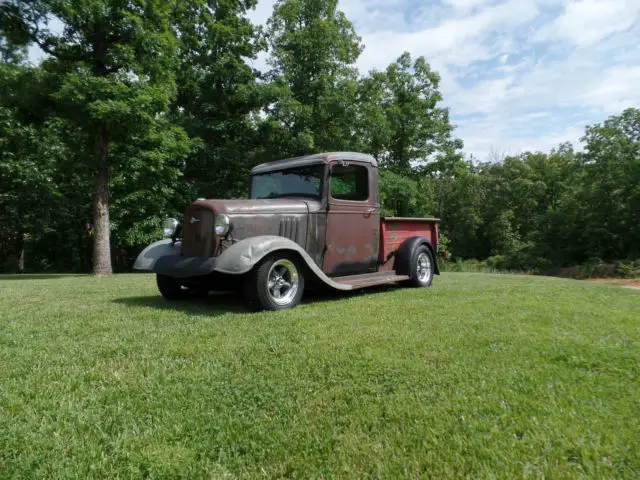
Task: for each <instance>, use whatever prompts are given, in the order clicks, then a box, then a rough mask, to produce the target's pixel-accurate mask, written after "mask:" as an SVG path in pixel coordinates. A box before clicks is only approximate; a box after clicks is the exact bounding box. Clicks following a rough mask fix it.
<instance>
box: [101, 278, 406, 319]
mask: <svg viewBox="0 0 640 480" xmlns="http://www.w3.org/2000/svg"><path fill="white" fill-rule="evenodd" d="M400 288H401V287H400V286H398V285H393V284H387V285H379V286H375V287H369V288H364V289H361V290H354V291H351V292H344V291H334V290H318V291H309V292H305V294H304V297H303V299H302V302H301V304H300V306H301V307H304V306H307V305H316V304H322V303H328V302H335V301H340V300H345V299H347V298H357V297H363V296H369V295H376V294H381V293H385V292H392V291H395V290H398V289H400ZM113 302H114V303H118V304H120V305H126V306H128V307H146V308H156V309H158V310H174V311H179V312H183V313H186V314H189V315H212V316H216V315H224V314H228V313H242V314H248V313H259V312H256V311H255V310H252V309H251V308H250V307H249V305H247V303H246V301H245V299H244V297H243V295H242V294H240V293H238V292H213V293H211V294H210V295H209V296H208V297H207V298H190V299H185V300H178V301H168V300H165V299H164V298H163V297H162V296H161V295H160V294H158V295H152V296H145V297H124V298H116V299H115V300H113Z"/></svg>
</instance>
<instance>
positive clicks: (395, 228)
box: [379, 217, 440, 264]
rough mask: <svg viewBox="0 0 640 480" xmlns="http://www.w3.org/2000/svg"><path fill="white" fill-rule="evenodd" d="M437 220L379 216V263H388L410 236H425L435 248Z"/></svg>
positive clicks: (436, 243) (436, 244) (436, 246)
mask: <svg viewBox="0 0 640 480" xmlns="http://www.w3.org/2000/svg"><path fill="white" fill-rule="evenodd" d="M438 222H440V219H439V218H417V217H416V218H414V217H381V218H380V259H379V261H380V263H381V264H387V263H389V261H390V260H391V259H392V257H393V255H394V254H395V252H396V251H397V250H398V248H399V247H400V245H402V244H403V243H404V241H405V240H407V239H408V238H411V237H425V238H426V239H427V240H429V241H430V242H431V244H432V245H433V247H434V248H436V249H437V248H438ZM391 263H392V262H391Z"/></svg>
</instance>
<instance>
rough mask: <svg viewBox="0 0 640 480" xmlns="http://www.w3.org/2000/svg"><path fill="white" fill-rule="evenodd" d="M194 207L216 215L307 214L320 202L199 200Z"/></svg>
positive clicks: (283, 199) (292, 200) (295, 200)
mask: <svg viewBox="0 0 640 480" xmlns="http://www.w3.org/2000/svg"><path fill="white" fill-rule="evenodd" d="M192 206H194V207H200V208H205V209H207V210H211V211H213V212H215V214H216V215H218V214H220V213H226V214H227V215H229V216H232V215H260V214H283V215H287V214H288V215H296V214H298V215H299V214H306V213H309V211H310V210H311V211H315V210H317V208H318V206H319V204H318V202H316V201H313V200H298V199H290V198H280V199H270V200H198V201H196V202H194V203H193V204H192Z"/></svg>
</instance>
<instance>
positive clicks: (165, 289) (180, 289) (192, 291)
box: [156, 273, 209, 300]
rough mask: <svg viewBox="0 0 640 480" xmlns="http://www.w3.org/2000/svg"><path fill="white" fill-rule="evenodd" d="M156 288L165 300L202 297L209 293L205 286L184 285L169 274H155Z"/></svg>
mask: <svg viewBox="0 0 640 480" xmlns="http://www.w3.org/2000/svg"><path fill="white" fill-rule="evenodd" d="M156 284H157V285H158V290H160V293H161V294H162V296H163V297H164V298H166V299H167V300H183V299H185V298H204V297H206V296H207V295H208V294H209V291H208V290H207V289H206V288H205V287H198V286H191V287H188V286H184V285H182V283H180V281H179V280H178V279H176V278H173V277H170V276H169V275H161V274H159V273H158V274H157V275H156Z"/></svg>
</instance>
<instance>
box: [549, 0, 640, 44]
mask: <svg viewBox="0 0 640 480" xmlns="http://www.w3.org/2000/svg"><path fill="white" fill-rule="evenodd" d="M639 13H640V1H638V0H579V1H576V0H574V1H570V2H568V3H567V5H566V8H565V11H564V13H563V14H562V15H560V16H559V17H558V18H557V19H556V20H555V21H554V22H552V23H550V24H548V25H546V26H545V28H543V29H541V30H540V31H539V32H538V35H537V36H536V40H539V41H552V40H556V39H563V40H568V41H570V42H572V43H573V44H575V45H578V46H582V47H585V46H589V45H593V44H595V43H597V42H599V41H600V40H602V39H604V38H606V37H608V36H609V35H611V34H613V33H616V32H621V31H625V30H627V29H628V28H630V27H631V26H632V25H633V24H634V23H635V22H636V21H637V19H638V18H637V17H638V14H639Z"/></svg>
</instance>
